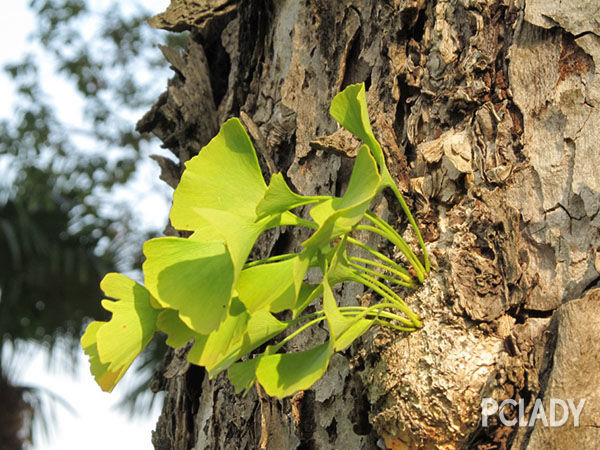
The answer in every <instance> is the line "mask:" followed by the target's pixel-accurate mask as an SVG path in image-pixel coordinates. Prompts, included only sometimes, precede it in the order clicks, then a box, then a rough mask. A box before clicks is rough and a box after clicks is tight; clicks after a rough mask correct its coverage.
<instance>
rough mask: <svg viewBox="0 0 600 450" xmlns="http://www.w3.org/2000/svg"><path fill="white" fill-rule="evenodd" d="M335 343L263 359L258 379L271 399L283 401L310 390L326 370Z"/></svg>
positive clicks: (260, 363) (259, 363)
mask: <svg viewBox="0 0 600 450" xmlns="http://www.w3.org/2000/svg"><path fill="white" fill-rule="evenodd" d="M332 354H333V341H331V340H329V341H327V342H325V343H324V344H321V345H317V346H316V347H313V348H311V349H309V350H304V351H302V352H296V353H277V354H274V355H264V356H262V357H261V358H260V359H259V361H258V364H257V365H256V378H257V380H258V382H259V383H260V384H261V386H262V387H263V388H264V390H265V392H266V393H267V394H269V395H270V396H271V397H277V398H284V397H288V396H290V395H292V394H294V393H295V392H298V391H303V390H305V389H308V388H309V387H311V386H312V385H313V384H314V383H315V382H316V381H317V380H318V379H319V378H321V377H322V376H323V375H324V374H325V372H326V371H327V367H328V365H329V358H330V357H331V355H332Z"/></svg>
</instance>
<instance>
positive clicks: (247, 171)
mask: <svg viewBox="0 0 600 450" xmlns="http://www.w3.org/2000/svg"><path fill="white" fill-rule="evenodd" d="M185 166H186V169H185V171H184V172H183V175H182V177H181V181H180V183H179V185H178V186H177V189H175V192H174V194H173V207H172V208H171V215H170V218H171V223H172V224H173V226H174V227H175V228H176V229H179V230H190V231H194V230H195V229H196V228H198V226H199V225H201V223H199V222H201V218H199V215H198V211H197V210H196V208H206V209H217V210H221V211H229V212H232V213H235V214H238V215H242V216H248V217H255V215H256V205H257V204H258V202H259V201H260V200H261V199H262V197H263V195H264V193H265V190H266V189H267V186H266V184H265V181H264V179H263V176H262V172H261V170H260V166H259V165H258V159H257V157H256V152H255V151H254V147H253V146H252V142H251V141H250V138H249V137H248V134H247V133H246V130H244V127H243V126H242V124H241V123H240V121H239V120H238V119H236V118H233V119H229V120H228V121H227V122H225V123H224V124H223V125H222V126H221V130H220V131H219V134H217V135H216V136H215V137H214V138H213V139H212V140H211V141H210V142H209V143H208V145H206V146H205V147H204V148H203V149H202V150H201V151H200V153H199V154H198V155H197V156H194V157H193V158H192V159H190V160H189V161H188V162H186V164H185Z"/></svg>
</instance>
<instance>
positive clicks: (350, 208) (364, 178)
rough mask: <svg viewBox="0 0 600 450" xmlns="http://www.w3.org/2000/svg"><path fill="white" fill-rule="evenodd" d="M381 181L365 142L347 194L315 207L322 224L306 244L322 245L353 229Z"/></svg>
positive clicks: (312, 245)
mask: <svg viewBox="0 0 600 450" xmlns="http://www.w3.org/2000/svg"><path fill="white" fill-rule="evenodd" d="M380 182H381V177H380V176H379V172H378V170H377V164H376V162H375V160H374V159H373V156H372V155H371V152H370V151H369V149H368V148H367V147H366V146H364V145H363V146H362V147H361V148H360V150H359V152H358V155H357V157H356V161H355V163H354V168H353V169H352V174H351V176H350V181H349V183H348V188H347V189H346V192H345V193H344V195H343V197H341V198H333V199H331V200H326V201H324V202H322V203H320V204H318V205H316V206H314V207H313V208H312V209H311V211H310V214H311V216H312V218H313V219H314V220H315V222H317V224H319V225H320V226H319V229H318V230H317V231H316V232H315V233H314V234H313V235H312V236H311V237H310V238H309V239H307V240H306V241H305V242H304V243H303V244H302V245H303V246H304V247H305V248H309V247H317V248H320V247H322V246H324V245H325V244H326V243H329V242H331V241H332V240H333V239H335V238H336V237H337V236H339V235H341V234H343V233H347V232H348V231H350V229H351V228H352V227H353V226H354V225H356V224H357V223H358V222H360V221H361V219H362V218H363V216H364V214H365V211H366V210H367V209H368V207H369V205H370V204H371V201H372V200H373V198H374V197H375V195H377V192H378V188H379V185H380Z"/></svg>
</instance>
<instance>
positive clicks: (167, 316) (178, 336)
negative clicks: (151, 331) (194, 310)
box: [156, 309, 199, 348]
mask: <svg viewBox="0 0 600 450" xmlns="http://www.w3.org/2000/svg"><path fill="white" fill-rule="evenodd" d="M156 328H158V329H159V330H160V331H162V332H163V333H165V334H166V335H167V340H166V344H167V345H168V346H169V347H172V348H179V347H181V346H183V345H185V344H186V343H187V342H189V341H191V340H192V339H195V338H196V337H198V336H199V334H198V333H196V332H194V331H192V330H190V329H189V328H188V327H187V325H186V324H185V323H183V322H182V321H181V319H180V318H179V313H178V312H177V311H175V310H174V309H163V310H162V311H161V312H160V313H159V314H158V318H157V319H156Z"/></svg>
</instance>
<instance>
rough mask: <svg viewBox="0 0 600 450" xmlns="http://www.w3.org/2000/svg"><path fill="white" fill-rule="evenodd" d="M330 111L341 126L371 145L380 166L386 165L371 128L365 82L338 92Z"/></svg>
mask: <svg viewBox="0 0 600 450" xmlns="http://www.w3.org/2000/svg"><path fill="white" fill-rule="evenodd" d="M329 113H330V114H331V116H332V117H333V118H334V119H335V120H337V122H338V123H339V124H340V125H341V126H343V127H344V128H345V129H346V130H348V131H349V132H350V133H352V134H353V135H355V136H356V137H358V138H359V139H360V140H361V141H363V142H364V143H365V144H367V145H368V146H369V148H370V149H371V151H372V152H373V156H374V157H375V160H376V161H377V164H378V165H379V167H380V168H383V167H384V166H385V160H384V156H383V152H382V150H381V146H380V145H379V142H377V139H375V135H374V134H373V129H372V128H371V122H370V120H369V112H368V110H367V97H366V95H365V85H364V83H359V84H351V85H350V86H348V87H347V88H346V89H344V90H343V91H342V92H340V93H339V94H337V95H336V96H335V97H334V98H333V100H332V101H331V107H330V108H329Z"/></svg>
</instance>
